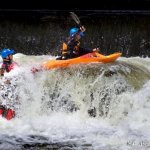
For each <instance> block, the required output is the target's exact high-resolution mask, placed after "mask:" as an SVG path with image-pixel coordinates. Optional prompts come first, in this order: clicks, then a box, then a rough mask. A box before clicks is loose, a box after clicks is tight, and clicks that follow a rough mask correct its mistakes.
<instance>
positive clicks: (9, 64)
mask: <svg viewBox="0 0 150 150" xmlns="http://www.w3.org/2000/svg"><path fill="white" fill-rule="evenodd" d="M15 66H18V64H17V63H16V62H10V61H8V62H7V61H4V62H3V64H2V66H1V76H3V75H4V73H5V71H6V72H10V71H11V70H13V69H14V67H15Z"/></svg>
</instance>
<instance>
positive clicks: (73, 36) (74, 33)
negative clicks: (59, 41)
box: [56, 26, 99, 60]
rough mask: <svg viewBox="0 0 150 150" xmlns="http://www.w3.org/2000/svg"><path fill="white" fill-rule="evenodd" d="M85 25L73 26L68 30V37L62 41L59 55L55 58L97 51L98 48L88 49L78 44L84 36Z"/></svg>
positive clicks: (63, 58)
mask: <svg viewBox="0 0 150 150" xmlns="http://www.w3.org/2000/svg"><path fill="white" fill-rule="evenodd" d="M85 30H86V29H85V27H84V26H82V27H74V28H71V29H70V31H69V38H68V39H67V40H66V41H65V42H64V43H63V45H62V48H61V56H60V57H58V58H56V59H57V60H61V59H62V60H66V59H70V58H76V57H79V56H82V55H84V54H87V53H91V52H98V51H99V49H98V48H94V49H88V48H83V47H81V46H80V45H81V44H80V39H81V38H82V37H83V36H84V32H85Z"/></svg>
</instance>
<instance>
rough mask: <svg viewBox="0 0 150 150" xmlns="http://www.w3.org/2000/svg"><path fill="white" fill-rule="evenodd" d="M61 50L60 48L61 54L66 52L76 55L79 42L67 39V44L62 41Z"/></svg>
mask: <svg viewBox="0 0 150 150" xmlns="http://www.w3.org/2000/svg"><path fill="white" fill-rule="evenodd" d="M61 50H62V55H66V54H67V53H68V52H71V53H72V54H76V55H78V54H79V50H80V42H79V41H69V42H68V43H67V44H66V42H63V44H62V49H61Z"/></svg>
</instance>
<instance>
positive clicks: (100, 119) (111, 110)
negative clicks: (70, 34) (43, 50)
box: [0, 53, 150, 150]
mask: <svg viewBox="0 0 150 150" xmlns="http://www.w3.org/2000/svg"><path fill="white" fill-rule="evenodd" d="M54 58H55V56H51V55H39V56H34V55H32V56H31V55H24V54H21V53H17V54H15V55H14V60H15V61H16V62H18V63H19V65H20V67H19V68H16V69H14V70H13V71H12V72H10V73H8V74H6V78H11V80H12V81H11V84H12V86H13V85H14V86H15V89H13V88H12V89H13V90H12V91H11V90H10V92H9V93H10V95H11V96H10V100H11V102H12V103H13V105H14V109H15V110H16V117H15V118H14V119H12V120H10V121H7V120H6V119H4V118H2V117H0V131H1V132H0V149H3V150H8V149H11V150H20V149H21V150H24V149H29V150H33V149H35V150H47V149H54V150H57V149H59V150H83V149H84V150H118V149H119V150H127V149H128V150H133V149H136V150H141V149H142V150H144V149H145V150H148V149H149V147H150V117H149V113H150V92H149V91H150V67H149V66H150V58H148V57H147V58H142V57H129V58H126V57H120V58H119V59H118V60H117V61H116V62H113V63H108V64H101V63H91V64H87V65H84V64H81V65H74V66H70V67H68V68H65V69H53V70H49V71H41V72H38V73H35V74H32V73H31V71H30V70H31V68H32V67H33V66H39V65H40V64H41V63H42V62H43V61H44V60H47V59H54ZM3 80H4V79H1V84H2V83H3ZM14 86H13V87H14ZM5 90H7V89H5ZM2 92H5V91H2V90H1V93H2ZM11 92H12V93H11ZM14 95H17V97H19V102H16V100H14V97H15V96H14ZM1 100H2V99H1Z"/></svg>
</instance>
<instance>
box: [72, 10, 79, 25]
mask: <svg viewBox="0 0 150 150" xmlns="http://www.w3.org/2000/svg"><path fill="white" fill-rule="evenodd" d="M70 16H71V17H72V19H73V20H74V21H75V22H76V24H77V25H78V26H79V27H81V22H80V19H79V17H78V16H77V15H76V14H75V13H74V12H70Z"/></svg>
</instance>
